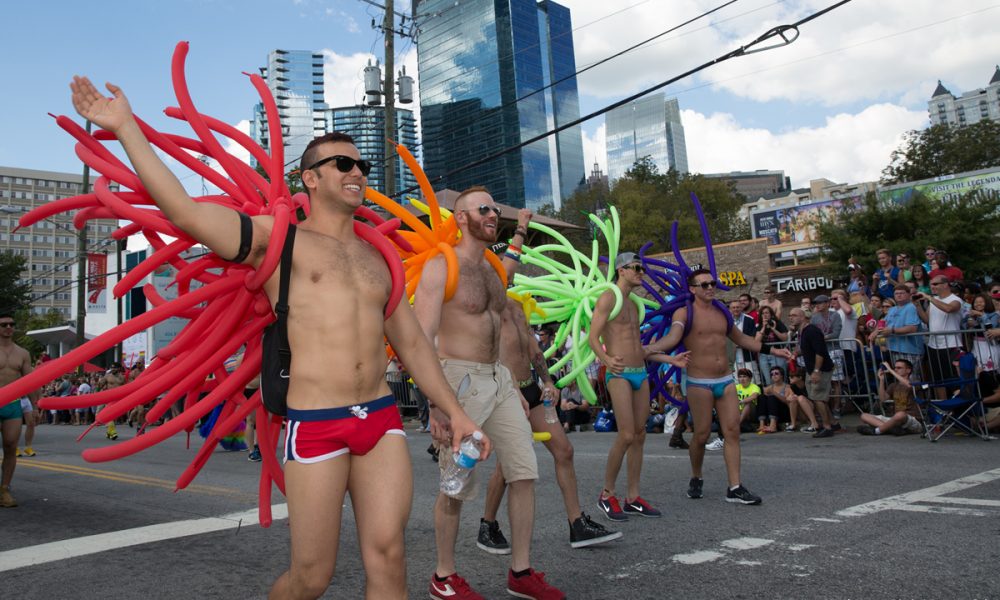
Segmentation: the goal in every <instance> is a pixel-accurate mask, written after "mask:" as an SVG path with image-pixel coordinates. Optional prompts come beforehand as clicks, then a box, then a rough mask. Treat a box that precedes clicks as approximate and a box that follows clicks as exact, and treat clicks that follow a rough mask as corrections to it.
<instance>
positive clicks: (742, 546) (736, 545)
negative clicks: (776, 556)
mask: <svg viewBox="0 0 1000 600" xmlns="http://www.w3.org/2000/svg"><path fill="white" fill-rule="evenodd" d="M773 543H774V540H765V539H761V538H749V537H746V538H736V539H733V540H725V541H723V542H722V545H723V546H724V547H726V548H732V549H733V550H753V549H754V548H761V547H763V546H767V545H768V544H773Z"/></svg>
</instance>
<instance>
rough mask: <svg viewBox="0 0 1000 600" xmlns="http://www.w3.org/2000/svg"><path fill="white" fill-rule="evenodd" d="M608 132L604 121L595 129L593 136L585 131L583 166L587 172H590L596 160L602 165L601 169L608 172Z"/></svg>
mask: <svg viewBox="0 0 1000 600" xmlns="http://www.w3.org/2000/svg"><path fill="white" fill-rule="evenodd" d="M606 132H607V128H606V127H605V126H604V123H601V126H600V127H598V128H597V130H596V131H594V135H593V137H591V136H590V135H589V134H588V133H587V131H586V130H584V131H583V167H584V171H586V172H587V173H590V169H591V168H592V167H593V165H594V162H597V164H598V165H600V167H601V171H603V172H604V173H607V172H608V156H607V153H606V150H605V148H606V145H605V141H606V138H605V134H606Z"/></svg>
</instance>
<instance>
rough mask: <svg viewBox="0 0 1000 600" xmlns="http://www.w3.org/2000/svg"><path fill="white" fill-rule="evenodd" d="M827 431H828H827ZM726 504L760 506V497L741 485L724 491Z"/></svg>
mask: <svg viewBox="0 0 1000 600" xmlns="http://www.w3.org/2000/svg"><path fill="white" fill-rule="evenodd" d="M827 431H829V430H827ZM726 502H736V503H737V504H754V505H756V504H760V503H761V502H762V500H761V498H760V496H757V495H755V494H753V493H751V492H750V490H748V489H746V488H745V487H743V484H742V483H741V484H740V485H739V487H737V488H736V489H735V490H726Z"/></svg>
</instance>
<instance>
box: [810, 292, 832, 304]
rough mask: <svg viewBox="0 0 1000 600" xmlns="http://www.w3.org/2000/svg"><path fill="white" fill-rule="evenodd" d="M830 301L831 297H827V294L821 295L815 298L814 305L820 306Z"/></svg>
mask: <svg viewBox="0 0 1000 600" xmlns="http://www.w3.org/2000/svg"><path fill="white" fill-rule="evenodd" d="M829 301H830V297H829V296H827V295H826V294H820V295H819V296H816V297H815V298H813V304H820V303H823V302H829Z"/></svg>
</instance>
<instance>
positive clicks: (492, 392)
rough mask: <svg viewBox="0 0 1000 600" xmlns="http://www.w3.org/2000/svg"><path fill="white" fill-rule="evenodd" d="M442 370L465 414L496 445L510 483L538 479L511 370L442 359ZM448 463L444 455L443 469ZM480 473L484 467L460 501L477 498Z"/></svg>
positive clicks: (529, 432) (529, 426)
mask: <svg viewBox="0 0 1000 600" xmlns="http://www.w3.org/2000/svg"><path fill="white" fill-rule="evenodd" d="M441 368H442V369H443V370H444V376H445V378H446V379H447V380H448V385H450V386H451V389H453V390H455V395H456V396H457V397H458V403H459V404H460V405H461V406H462V408H463V409H464V410H465V414H467V415H469V418H470V419H472V420H473V421H475V422H476V425H479V426H480V427H482V429H483V432H484V433H486V435H487V436H489V438H490V440H491V441H492V442H493V451H494V452H496V455H497V460H498V461H499V463H500V466H501V467H502V468H503V475H504V479H506V480H507V481H508V482H510V481H523V480H528V479H531V480H534V479H538V461H537V459H536V458H535V450H534V448H532V446H531V444H532V436H531V424H530V423H529V422H528V419H527V418H526V417H525V416H524V409H523V408H522V407H521V397H520V395H519V394H518V392H517V388H516V387H514V381H513V379H512V378H511V376H510V371H508V370H507V367H505V366H503V365H501V364H500V363H495V364H483V363H475V362H469V361H465V360H455V359H451V358H447V359H442V360H441ZM446 460H448V458H447V457H446V456H442V457H441V458H440V460H439V461H438V464H439V465H440V466H441V467H442V468H443V467H444V466H445V464H447V463H445V461H446ZM480 470H481V467H480V468H477V469H475V470H474V471H473V474H472V479H471V481H470V485H467V486H466V487H465V489H463V490H462V492H461V493H460V494H459V495H458V496H457V499H458V500H468V499H469V498H474V497H475V496H476V493H477V491H478V481H477V480H478V473H479V471H480Z"/></svg>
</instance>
